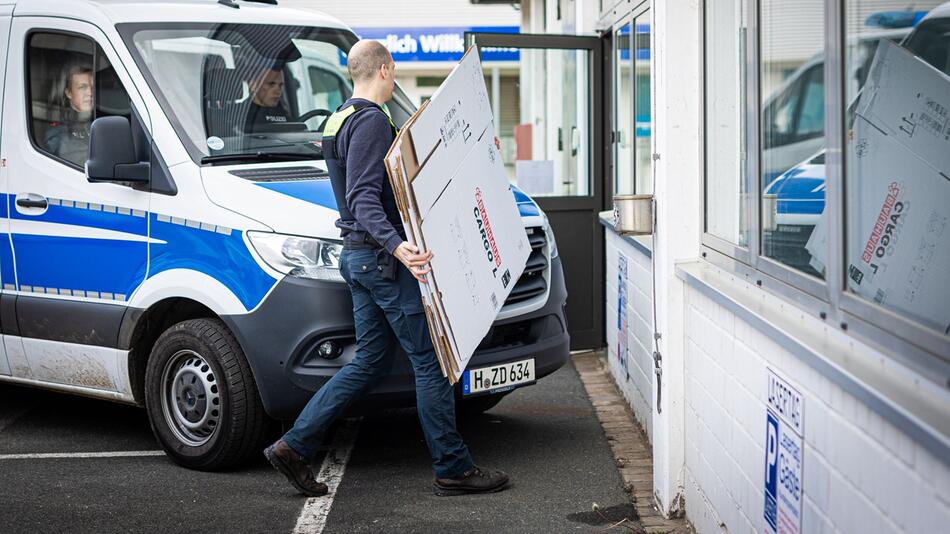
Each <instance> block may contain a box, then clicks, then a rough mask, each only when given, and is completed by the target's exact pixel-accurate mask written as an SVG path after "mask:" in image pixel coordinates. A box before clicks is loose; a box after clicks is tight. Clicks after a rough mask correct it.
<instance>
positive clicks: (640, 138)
mask: <svg viewBox="0 0 950 534" xmlns="http://www.w3.org/2000/svg"><path fill="white" fill-rule="evenodd" d="M634 28H635V35H634V65H635V67H636V68H635V70H634V82H635V83H634V88H635V95H636V99H635V101H634V121H635V128H634V136H635V137H636V140H637V142H636V146H635V147H634V157H636V165H637V166H636V171H635V174H634V176H635V179H636V186H635V191H636V193H637V194H638V195H646V194H650V193H652V192H653V159H652V154H653V151H652V148H651V146H650V140H651V138H652V135H653V133H652V126H653V120H652V118H651V116H650V11H645V12H643V13H642V14H640V15H639V16H637V18H636V20H634Z"/></svg>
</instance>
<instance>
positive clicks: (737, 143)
mask: <svg viewBox="0 0 950 534" xmlns="http://www.w3.org/2000/svg"><path fill="white" fill-rule="evenodd" d="M746 7H747V6H746V0H720V1H716V2H707V3H706V22H705V35H706V95H705V99H706V231H707V232H709V233H710V234H712V235H715V236H717V237H720V238H722V239H725V240H727V241H729V242H731V243H735V244H737V245H742V246H745V245H747V243H748V218H747V214H746V210H747V202H746V199H747V195H748V193H747V189H746V184H747V183H748V182H747V181H746V179H745V169H746V166H745V155H746V152H745V130H746V122H745V117H746V115H745V103H746V98H745V86H746V72H745V59H746V36H747V33H746V26H745V17H746Z"/></svg>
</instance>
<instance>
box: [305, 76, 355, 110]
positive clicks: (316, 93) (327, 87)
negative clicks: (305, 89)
mask: <svg viewBox="0 0 950 534" xmlns="http://www.w3.org/2000/svg"><path fill="white" fill-rule="evenodd" d="M308 72H309V74H310V92H311V94H313V101H314V103H315V104H317V105H321V106H323V108H324V109H329V110H331V111H334V110H336V108H338V107H339V106H340V104H342V103H343V96H344V95H346V94H348V93H349V91H348V90H347V87H346V86H345V85H344V84H343V81H342V80H340V78H339V77H338V76H334V75H333V74H332V73H330V72H329V71H328V70H326V69H322V68H320V67H310V68H309V69H308Z"/></svg>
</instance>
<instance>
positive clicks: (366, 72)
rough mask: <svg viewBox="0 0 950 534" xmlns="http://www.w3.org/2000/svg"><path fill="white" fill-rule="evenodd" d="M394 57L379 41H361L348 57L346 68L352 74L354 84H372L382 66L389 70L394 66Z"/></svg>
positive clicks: (354, 46)
mask: <svg viewBox="0 0 950 534" xmlns="http://www.w3.org/2000/svg"><path fill="white" fill-rule="evenodd" d="M392 62H393V57H392V55H390V53H389V50H387V49H386V47H385V46H383V45H382V44H381V43H380V42H379V41H373V40H370V39H364V40H362V41H359V42H358V43H356V44H355V45H353V48H351V49H350V53H349V54H348V55H347V56H346V68H347V70H348V71H349V72H350V78H352V79H353V83H355V84H362V83H366V82H370V81H372V80H373V78H375V77H376V75H377V74H378V73H379V69H380V67H382V66H386V67H387V68H388V67H389V66H390V65H391V64H392Z"/></svg>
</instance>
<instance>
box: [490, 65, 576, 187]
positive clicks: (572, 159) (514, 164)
mask: <svg viewBox="0 0 950 534" xmlns="http://www.w3.org/2000/svg"><path fill="white" fill-rule="evenodd" d="M509 50H515V49H511V48H509ZM482 68H483V69H484V71H485V73H486V75H488V76H492V73H493V72H497V73H498V76H499V83H498V84H497V86H498V95H497V100H496V99H495V97H494V96H493V97H492V99H491V101H492V104H493V105H495V107H496V108H497V109H498V116H500V117H501V123H500V125H499V126H500V133H501V134H502V138H501V140H502V143H504V142H505V134H506V133H507V132H508V131H510V132H511V135H512V137H513V141H514V156H515V157H514V159H513V160H507V161H506V162H505V165H506V169H507V170H508V178H509V179H510V180H512V181H513V182H514V183H515V184H516V185H517V186H518V187H519V188H520V189H521V190H522V191H524V192H525V193H528V194H529V195H532V196H536V197H537V196H589V195H590V194H591V189H590V170H589V166H590V131H591V128H590V107H589V93H590V91H589V89H588V85H589V83H590V56H589V52H588V51H587V50H574V49H540V48H522V49H518V66H517V67H516V70H515V69H511V67H502V66H499V65H497V64H493V63H492V62H491V61H487V60H486V61H485V62H484V63H483V64H482ZM493 86H495V84H490V85H489V87H493ZM516 117H517V123H514V120H515V118H516ZM508 120H511V121H512V122H511V123H508V122H507V121H508ZM507 128H511V130H507ZM503 146H504V145H503Z"/></svg>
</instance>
